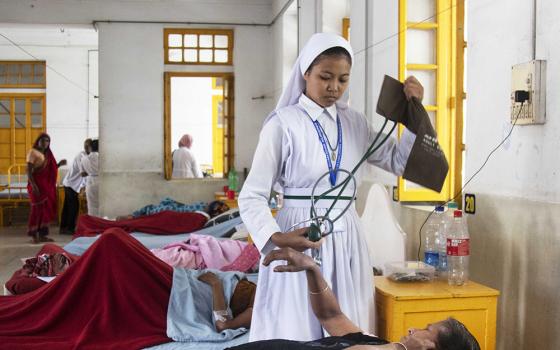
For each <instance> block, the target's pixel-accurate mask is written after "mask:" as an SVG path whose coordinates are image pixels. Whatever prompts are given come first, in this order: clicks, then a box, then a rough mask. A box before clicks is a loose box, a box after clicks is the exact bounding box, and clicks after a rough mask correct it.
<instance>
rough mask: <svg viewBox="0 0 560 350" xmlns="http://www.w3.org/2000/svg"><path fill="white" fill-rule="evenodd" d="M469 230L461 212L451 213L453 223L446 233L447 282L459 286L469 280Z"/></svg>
mask: <svg viewBox="0 0 560 350" xmlns="http://www.w3.org/2000/svg"><path fill="white" fill-rule="evenodd" d="M469 244H470V240H469V230H468V228H467V225H466V222H465V221H464V220H463V212H462V211H460V210H455V211H454V212H453V222H452V224H451V226H450V227H449V231H448V232H447V266H448V274H447V282H448V283H449V284H450V285H457V286H461V285H463V284H465V283H466V282H467V281H468V280H469V256H470V247H469Z"/></svg>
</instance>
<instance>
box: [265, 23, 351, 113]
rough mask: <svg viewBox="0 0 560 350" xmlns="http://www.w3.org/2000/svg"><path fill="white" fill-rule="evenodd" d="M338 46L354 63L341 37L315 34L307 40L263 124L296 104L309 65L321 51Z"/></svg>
mask: <svg viewBox="0 0 560 350" xmlns="http://www.w3.org/2000/svg"><path fill="white" fill-rule="evenodd" d="M337 46H340V47H342V48H343V49H345V50H346V51H348V53H349V54H350V58H351V61H352V62H354V53H353V51H352V47H351V46H350V43H349V42H348V41H346V40H345V39H344V38H343V37H341V36H339V35H336V34H332V33H315V34H313V35H312V36H311V38H309V40H308V41H307V44H305V46H304V47H303V49H302V50H301V52H300V54H299V56H298V58H297V60H296V62H295V64H294V66H293V67H292V72H291V73H290V79H289V80H288V84H287V85H286V87H285V88H284V90H283V91H282V95H281V96H280V100H278V103H277V104H276V108H275V109H274V111H272V113H270V114H269V115H268V117H267V118H266V119H265V121H264V122H265V123H266V122H267V121H268V120H269V119H270V118H271V117H272V116H273V115H274V112H276V111H277V110H278V109H280V108H282V107H286V106H290V105H293V104H296V103H297V102H298V99H299V96H300V95H301V94H302V93H303V90H305V80H304V79H303V75H304V74H305V72H306V71H307V69H308V68H309V66H310V65H311V63H312V62H313V61H314V60H315V58H317V56H319V55H320V54H321V53H322V52H323V51H325V50H328V49H330V48H332V47H337ZM341 100H342V101H343V102H347V101H348V90H346V92H345V93H344V95H343V96H342V97H341Z"/></svg>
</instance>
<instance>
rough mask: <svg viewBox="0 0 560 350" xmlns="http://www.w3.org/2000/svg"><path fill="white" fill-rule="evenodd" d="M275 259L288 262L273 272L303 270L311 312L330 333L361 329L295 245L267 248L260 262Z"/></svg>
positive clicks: (316, 268)
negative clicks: (341, 308) (341, 307)
mask: <svg viewBox="0 0 560 350" xmlns="http://www.w3.org/2000/svg"><path fill="white" fill-rule="evenodd" d="M274 260H285V261H287V265H279V266H276V267H275V268H274V271H275V272H298V271H305V273H306V275H307V288H308V289H309V291H310V293H309V299H310V300H311V307H312V308H313V313H315V316H316V317H317V319H319V322H321V325H322V326H323V327H324V328H325V330H326V331H327V332H328V333H329V334H330V335H333V336H342V335H345V334H348V333H357V332H361V330H360V328H358V327H357V326H356V325H355V324H354V323H352V321H350V320H349V319H348V317H346V315H344V314H343V313H342V311H341V310H340V306H339V304H338V301H337V300H336V297H335V296H334V294H333V292H332V290H331V289H330V288H329V287H328V285H327V282H326V281H325V280H324V279H323V276H322V275H321V271H320V270H319V267H318V266H317V265H316V264H315V262H314V261H313V259H311V258H310V257H309V256H307V255H305V254H302V253H300V252H298V251H295V250H294V249H291V248H282V249H278V250H273V251H272V252H270V253H269V254H268V255H267V256H266V257H265V259H264V262H263V264H264V265H266V266H268V265H269V264H270V263H271V262H272V261H274ZM380 349H383V348H380Z"/></svg>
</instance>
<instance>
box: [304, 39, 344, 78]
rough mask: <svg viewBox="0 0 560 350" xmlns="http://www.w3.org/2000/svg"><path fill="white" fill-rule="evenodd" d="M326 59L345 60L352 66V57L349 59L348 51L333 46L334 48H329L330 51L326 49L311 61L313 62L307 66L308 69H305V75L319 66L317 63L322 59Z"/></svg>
mask: <svg viewBox="0 0 560 350" xmlns="http://www.w3.org/2000/svg"><path fill="white" fill-rule="evenodd" d="M327 57H336V58H345V59H346V60H347V61H348V64H350V65H352V57H350V53H349V52H348V51H346V49H345V48H343V47H342V46H335V47H331V48H330V49H327V50H325V51H323V52H321V54H320V55H319V56H317V57H315V59H314V60H313V62H311V64H310V65H309V68H307V70H306V71H305V73H306V74H307V73H309V72H311V69H312V68H313V67H314V66H316V65H317V64H319V62H321V60H323V59H324V58H327Z"/></svg>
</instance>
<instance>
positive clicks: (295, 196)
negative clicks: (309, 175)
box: [282, 188, 353, 216]
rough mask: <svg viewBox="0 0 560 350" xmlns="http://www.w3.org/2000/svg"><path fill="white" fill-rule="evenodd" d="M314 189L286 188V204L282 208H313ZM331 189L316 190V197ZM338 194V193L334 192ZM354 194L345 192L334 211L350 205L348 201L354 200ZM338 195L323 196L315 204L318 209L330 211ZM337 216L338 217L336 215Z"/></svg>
mask: <svg viewBox="0 0 560 350" xmlns="http://www.w3.org/2000/svg"><path fill="white" fill-rule="evenodd" d="M312 190H313V188H284V202H283V205H282V207H285V208H311V191H312ZM328 190H329V188H316V189H315V194H316V195H315V197H316V198H317V197H319V195H320V194H321V193H324V192H326V191H328ZM334 193H337V192H334ZM352 194H353V193H352V192H351V191H345V193H343V194H342V195H341V196H339V197H338V201H337V202H336V203H335V205H334V207H333V209H344V208H346V206H347V205H348V201H349V200H351V199H352ZM336 198H337V196H336V195H328V196H323V198H322V199H320V200H318V201H317V202H315V208H316V209H328V208H330V206H331V205H332V202H333V199H336ZM335 216H336V215H335Z"/></svg>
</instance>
